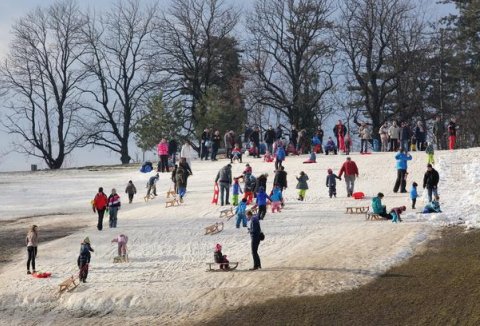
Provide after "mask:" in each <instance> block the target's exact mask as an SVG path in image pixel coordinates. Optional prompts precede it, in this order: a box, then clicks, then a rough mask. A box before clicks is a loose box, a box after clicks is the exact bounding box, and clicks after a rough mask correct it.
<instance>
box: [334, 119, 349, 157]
mask: <svg viewBox="0 0 480 326" xmlns="http://www.w3.org/2000/svg"><path fill="white" fill-rule="evenodd" d="M346 133H347V127H345V126H344V125H343V124H342V120H338V123H337V124H336V125H335V127H333V134H334V135H335V137H336V138H337V148H338V150H339V151H342V152H345V135H346Z"/></svg>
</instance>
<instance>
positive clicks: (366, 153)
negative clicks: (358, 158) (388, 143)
mask: <svg viewBox="0 0 480 326" xmlns="http://www.w3.org/2000/svg"><path fill="white" fill-rule="evenodd" d="M370 154H372V152H363V153H360V155H370Z"/></svg>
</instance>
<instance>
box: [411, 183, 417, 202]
mask: <svg viewBox="0 0 480 326" xmlns="http://www.w3.org/2000/svg"><path fill="white" fill-rule="evenodd" d="M417 197H418V192H417V187H413V186H412V188H411V189H410V199H416V198H417Z"/></svg>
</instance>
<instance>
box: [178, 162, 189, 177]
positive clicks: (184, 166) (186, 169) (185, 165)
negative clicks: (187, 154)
mask: <svg viewBox="0 0 480 326" xmlns="http://www.w3.org/2000/svg"><path fill="white" fill-rule="evenodd" d="M178 167H181V168H182V169H183V173H184V174H185V175H187V176H188V175H192V174H193V172H192V169H191V168H190V164H188V163H187V162H182V163H180V164H179V165H178Z"/></svg>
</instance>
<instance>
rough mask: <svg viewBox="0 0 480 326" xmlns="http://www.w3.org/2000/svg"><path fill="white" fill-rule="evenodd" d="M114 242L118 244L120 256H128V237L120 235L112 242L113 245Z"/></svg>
mask: <svg viewBox="0 0 480 326" xmlns="http://www.w3.org/2000/svg"><path fill="white" fill-rule="evenodd" d="M113 242H116V243H117V244H118V256H119V257H125V256H126V255H127V242H128V237H127V236H126V235H125V234H120V235H119V236H117V237H116V238H115V239H113V240H112V243H113Z"/></svg>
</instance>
